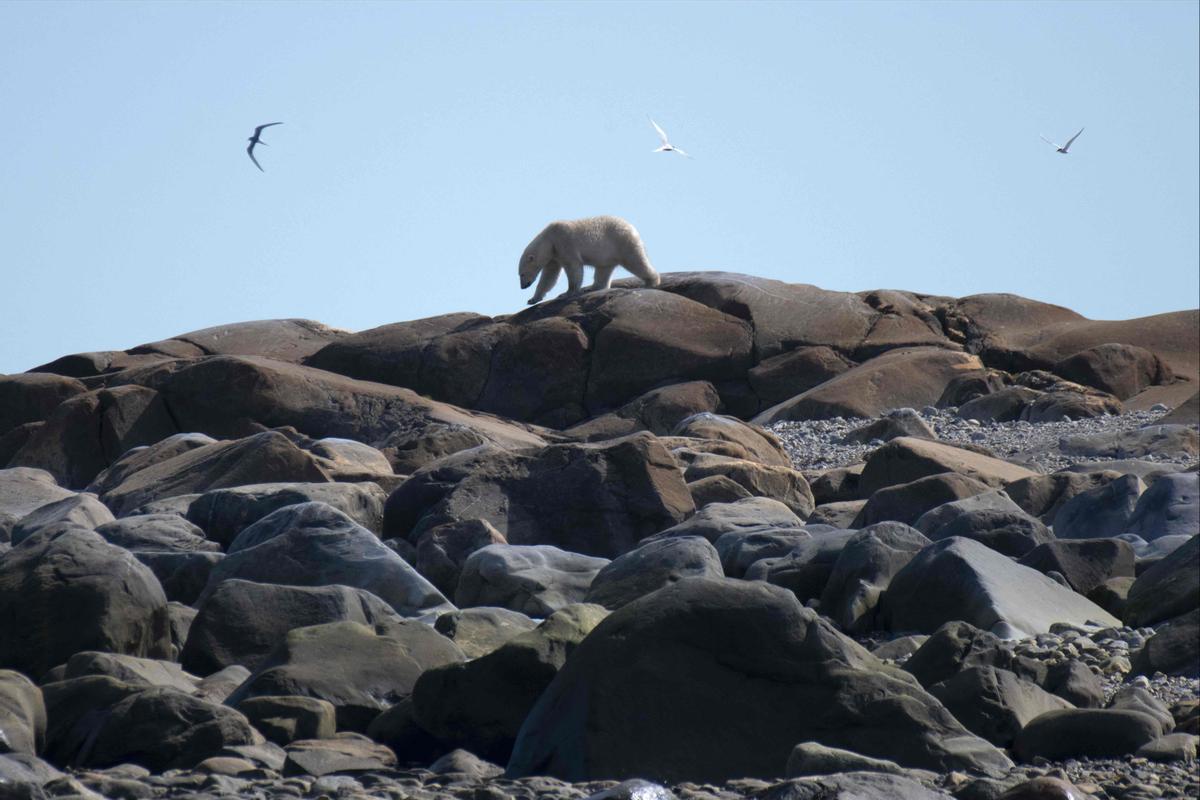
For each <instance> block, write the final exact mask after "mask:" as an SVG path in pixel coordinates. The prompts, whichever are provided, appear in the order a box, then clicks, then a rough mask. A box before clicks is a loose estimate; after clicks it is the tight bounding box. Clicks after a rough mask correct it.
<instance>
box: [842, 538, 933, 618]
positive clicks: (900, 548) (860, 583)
mask: <svg viewBox="0 0 1200 800" xmlns="http://www.w3.org/2000/svg"><path fill="white" fill-rule="evenodd" d="M928 544H929V540H928V539H927V538H925V536H923V535H922V534H921V533H920V532H919V531H917V530H914V529H913V528H910V527H908V526H907V525H904V524H902V523H898V522H881V523H878V524H876V525H871V526H870V527H868V528H864V529H863V530H861V531H859V532H857V533H856V534H854V535H853V536H851V537H850V539H849V540H848V541H847V542H846V544H845V546H844V547H843V548H842V550H841V553H840V554H839V555H838V557H837V561H835V562H834V564H833V571H832V572H831V573H830V576H829V580H828V582H827V583H826V584H825V589H824V591H822V593H821V613H822V614H823V615H824V616H826V617H829V618H830V619H831V620H833V622H834V623H835V624H836V625H838V626H839V627H840V628H841V629H842V630H844V631H867V630H871V629H872V628H874V627H875V609H876V606H878V604H879V597H880V595H881V594H882V593H883V591H884V590H885V589H887V586H888V584H889V583H890V582H891V580H892V577H893V576H894V575H895V574H896V573H897V572H899V571H900V569H901V568H902V567H903V566H904V565H905V564H907V563H908V562H909V561H911V560H912V558H913V556H915V555H916V554H917V553H918V552H920V550H921V548H923V547H925V546H926V545H928Z"/></svg>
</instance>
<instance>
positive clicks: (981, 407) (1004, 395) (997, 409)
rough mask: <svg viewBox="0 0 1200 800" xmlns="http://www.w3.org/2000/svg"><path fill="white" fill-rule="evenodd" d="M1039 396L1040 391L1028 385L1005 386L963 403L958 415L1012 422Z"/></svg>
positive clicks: (990, 420)
mask: <svg viewBox="0 0 1200 800" xmlns="http://www.w3.org/2000/svg"><path fill="white" fill-rule="evenodd" d="M1041 396H1042V393H1041V392H1039V391H1038V390H1036V389H1030V388H1029V387H1028V386H1006V387H1004V388H1003V389H999V390H997V391H995V392H992V393H991V394H985V395H982V396H980V397H976V398H974V399H972V400H968V401H967V402H965V403H963V404H962V405H961V406H959V408H958V416H960V417H962V418H963V419H977V420H979V421H980V422H1013V421H1014V420H1018V419H1020V418H1021V416H1022V414H1024V413H1025V409H1027V408H1028V407H1029V406H1030V405H1031V404H1032V403H1033V402H1034V401H1035V400H1037V399H1038V398H1039V397H1041Z"/></svg>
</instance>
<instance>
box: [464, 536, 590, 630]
mask: <svg viewBox="0 0 1200 800" xmlns="http://www.w3.org/2000/svg"><path fill="white" fill-rule="evenodd" d="M608 563H609V561H608V560H607V559H604V558H593V557H591V556H585V555H580V554H578V553H568V552H567V551H565V550H560V549H558V548H557V547H553V546H551V545H503V544H493V545H488V546H487V547H484V548H481V549H479V550H476V551H475V552H474V553H472V554H471V556H470V558H468V559H467V561H466V563H465V564H463V570H462V576H461V577H460V578H459V582H458V591H457V592H456V593H455V595H454V599H455V602H456V603H457V604H458V605H460V606H463V607H467V606H499V607H501V608H507V609H510V610H512V611H519V612H520V613H522V614H527V615H529V616H531V617H547V616H549V615H550V614H553V613H554V612H555V611H557V610H559V609H561V608H565V607H566V606H568V605H571V604H572V603H580V602H583V598H584V597H585V596H587V591H588V587H589V586H591V584H592V579H593V578H595V577H596V574H597V573H598V572H599V571H600V569H601V568H602V567H604V566H605V565H607V564H608Z"/></svg>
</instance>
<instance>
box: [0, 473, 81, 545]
mask: <svg viewBox="0 0 1200 800" xmlns="http://www.w3.org/2000/svg"><path fill="white" fill-rule="evenodd" d="M74 496H75V493H74V492H72V491H70V490H69V489H64V488H62V487H61V486H59V485H58V484H57V483H56V482H55V480H54V476H53V475H51V474H50V473H49V472H46V471H45V470H41V469H31V468H29V467H13V468H12V469H0V542H8V540H9V538H10V537H11V536H12V529H13V526H15V525H16V524H17V523H18V522H20V521H21V519H22V518H23V517H25V516H26V515H27V514H29V513H30V512H32V511H35V510H37V509H39V508H41V507H42V506H44V505H47V504H48V503H53V502H56V501H58V500H63V499H66V498H69V497H74Z"/></svg>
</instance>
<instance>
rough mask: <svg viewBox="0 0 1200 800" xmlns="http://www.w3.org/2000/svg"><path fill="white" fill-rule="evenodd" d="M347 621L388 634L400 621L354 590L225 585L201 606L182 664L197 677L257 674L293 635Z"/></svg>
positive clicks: (380, 603) (375, 600) (244, 583)
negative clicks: (232, 669)
mask: <svg viewBox="0 0 1200 800" xmlns="http://www.w3.org/2000/svg"><path fill="white" fill-rule="evenodd" d="M343 621H345V622H358V623H361V624H363V625H366V626H368V627H370V628H373V629H374V630H375V631H376V632H379V633H383V632H385V631H387V630H388V629H390V628H391V627H392V626H394V625H397V624H399V623H400V621H401V619H400V617H399V616H397V615H396V613H395V612H394V611H393V610H392V608H391V606H389V605H388V604H387V603H385V602H384V601H383V600H381V599H380V598H378V597H376V596H375V595H373V594H371V593H370V592H367V591H364V590H362V589H355V588H352V587H349V586H339V585H334V586H312V587H309V586H281V585H278V584H266V583H254V582H251V581H244V580H227V581H223V582H222V583H221V584H220V585H219V586H217V588H216V589H215V590H214V591H213V592H212V594H210V595H209V596H208V597H207V598H206V599H205V601H204V603H203V604H202V605H201V606H200V610H199V613H198V614H197V615H196V618H195V620H194V621H193V622H192V624H191V628H190V631H189V633H188V637H187V644H186V645H185V646H184V648H183V652H182V653H181V654H180V662H181V663H182V665H183V667H184V669H187V670H188V671H190V672H194V673H196V674H198V675H209V674H211V673H214V672H216V671H218V670H220V669H223V668H225V667H228V666H231V665H234V664H241V665H242V666H244V667H246V668H248V669H251V670H255V669H258V668H259V667H260V666H262V664H263V663H264V662H265V661H266V659H267V657H268V656H269V655H270V654H271V652H272V651H274V650H275V648H277V647H278V646H279V645H280V644H282V643H283V641H284V639H286V638H287V634H288V632H289V631H291V630H294V629H296V628H304V627H308V626H311V625H321V624H324V623H327V622H343Z"/></svg>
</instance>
